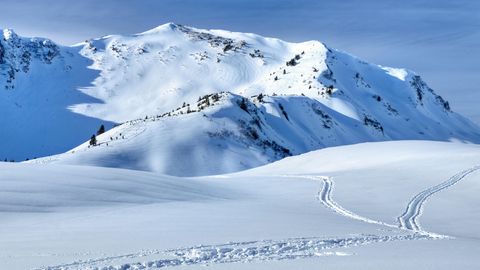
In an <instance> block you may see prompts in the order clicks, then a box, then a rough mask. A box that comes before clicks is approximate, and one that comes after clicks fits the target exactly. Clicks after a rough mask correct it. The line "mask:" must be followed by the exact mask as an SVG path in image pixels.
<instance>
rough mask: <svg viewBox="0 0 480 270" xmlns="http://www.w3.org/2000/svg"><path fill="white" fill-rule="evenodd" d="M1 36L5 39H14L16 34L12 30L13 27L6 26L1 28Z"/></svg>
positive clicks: (16, 36)
mask: <svg viewBox="0 0 480 270" xmlns="http://www.w3.org/2000/svg"><path fill="white" fill-rule="evenodd" d="M3 38H4V39H5V40H10V39H16V38H18V35H17V34H16V33H15V31H13V29H10V28H7V29H3Z"/></svg>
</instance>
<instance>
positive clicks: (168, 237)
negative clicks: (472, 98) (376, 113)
mask: <svg viewBox="0 0 480 270" xmlns="http://www.w3.org/2000/svg"><path fill="white" fill-rule="evenodd" d="M479 150H480V149H479V146H478V145H471V144H461V143H444V142H429V141H394V142H381V143H366V144H358V145H349V146H340V147H331V148H327V149H322V150H318V151H313V152H310V153H307V154H303V155H299V156H295V157H289V158H286V159H283V160H281V161H279V162H275V163H273V164H269V165H266V166H264V167H260V168H256V169H253V170H248V171H244V172H240V173H236V174H232V175H221V176H216V177H201V178H176V177H168V176H164V175H159V174H154V173H148V172H139V171H128V170H123V169H122V170H120V169H111V168H98V167H84V166H63V165H32V164H10V163H0V170H1V171H2V173H1V174H0V193H1V194H0V195H1V196H0V234H1V235H2V238H1V239H2V240H1V241H0V262H1V264H2V268H5V269H10V270H16V269H49V270H60V269H61V270H71V269H116V270H119V269H163V268H164V267H169V268H170V267H171V268H172V269H175V267H177V268H178V269H205V266H208V269H316V268H317V267H318V266H319V265H321V266H322V267H323V268H325V269H359V265H361V266H365V267H366V268H368V269H432V270H434V269H435V270H438V269H452V268H455V267H457V268H460V269H478V268H479V266H480V260H479V259H478V256H477V254H478V252H480V241H479V239H480V204H479V203H478V193H479V192H480V167H479V165H480V151H479ZM26 194H29V196H26ZM408 209H411V211H410V210H408ZM407 210H408V211H407ZM403 221H406V222H403ZM406 225H416V227H415V228H414V226H406ZM446 236H447V238H446Z"/></svg>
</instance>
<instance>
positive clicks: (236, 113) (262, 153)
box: [31, 93, 478, 176]
mask: <svg viewBox="0 0 480 270" xmlns="http://www.w3.org/2000/svg"><path fill="white" fill-rule="evenodd" d="M373 102H374V103H377V101H373ZM375 105H376V106H382V105H377V104H375ZM373 108H374V107H373ZM438 113H439V116H440V117H441V118H442V119H441V120H440V119H439V122H437V121H436V120H434V119H431V118H429V117H427V116H425V115H422V114H421V113H419V112H418V111H417V109H416V108H412V107H411V108H408V107H407V108H404V109H403V110H402V111H399V114H401V115H402V116H403V117H405V118H403V117H399V116H386V117H384V118H379V119H382V120H384V119H385V118H391V119H386V120H384V121H382V122H379V121H378V122H377V120H371V121H375V122H369V121H370V120H368V119H374V118H373V117H372V116H370V115H369V116H365V115H364V116H362V117H364V119H363V120H360V121H359V120H355V119H352V118H350V117H347V116H345V115H343V114H341V113H339V112H338V111H335V110H333V109H332V108H330V107H328V106H327V105H325V104H323V103H322V102H320V101H319V100H317V99H315V98H311V97H307V96H266V95H262V96H261V98H259V97H258V96H256V97H253V98H250V99H246V98H243V97H242V96H239V95H235V94H232V93H221V94H218V95H217V94H216V95H207V96H204V97H203V98H201V99H200V100H199V101H198V102H196V103H195V104H192V105H190V104H187V105H186V106H184V107H183V108H179V109H178V110H175V111H173V112H170V113H168V114H164V115H158V116H149V117H146V118H143V119H137V120H134V121H128V122H126V123H124V124H122V125H120V126H118V127H115V128H113V129H111V130H109V131H108V132H106V133H105V134H102V135H100V136H98V137H97V141H98V145H97V146H93V147H92V146H90V145H89V143H88V142H86V143H84V144H82V145H80V146H78V147H76V148H74V149H72V150H70V151H68V152H66V153H64V154H61V155H56V156H50V157H46V158H41V159H37V160H34V161H31V162H33V163H59V164H73V165H92V166H105V167H119V168H129V169H135V170H145V171H155V172H160V173H164V174H169V175H176V176H199V175H212V174H222V173H228V172H234V171H241V170H245V169H248V168H252V167H257V166H260V165H264V164H268V163H270V162H273V161H275V160H278V159H281V158H284V157H288V156H292V155H298V154H301V153H305V152H308V151H312V150H315V149H320V148H324V147H331V146H338V145H344V144H353V143H360V142H368V141H385V140H405V139H422V140H442V141H449V140H459V141H473V142H478V135H477V134H478V128H477V127H475V126H473V125H472V124H470V123H468V122H467V121H466V120H465V119H463V118H461V117H460V116H458V115H455V114H453V113H449V112H445V111H439V112H438ZM380 116H383V115H382V114H379V117H380Z"/></svg>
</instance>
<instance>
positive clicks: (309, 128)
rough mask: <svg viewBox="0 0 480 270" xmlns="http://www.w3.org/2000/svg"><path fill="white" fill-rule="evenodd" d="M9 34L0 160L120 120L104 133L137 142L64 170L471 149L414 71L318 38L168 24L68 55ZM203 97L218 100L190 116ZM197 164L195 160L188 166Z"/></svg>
mask: <svg viewBox="0 0 480 270" xmlns="http://www.w3.org/2000/svg"><path fill="white" fill-rule="evenodd" d="M18 39H19V40H21V42H20V43H19V45H18V46H11V45H9V44H10V43H11V42H10V41H9V40H5V39H4V40H2V41H0V42H1V43H0V45H1V46H0V71H1V75H0V82H2V80H3V81H4V83H3V82H2V83H0V88H2V85H1V84H3V85H4V86H5V91H3V90H2V91H1V92H0V105H2V106H0V111H1V112H3V115H9V116H12V117H8V118H2V119H0V124H1V125H2V126H4V127H8V131H7V132H2V133H0V142H1V143H2V144H5V146H4V145H1V146H2V147H0V149H2V150H1V151H0V158H3V156H4V157H5V158H9V159H10V158H13V159H16V160H22V159H25V158H32V157H38V156H44V155H49V154H55V153H59V152H64V151H66V150H68V149H71V148H74V146H75V145H79V144H81V143H82V142H84V141H86V140H87V139H88V138H89V137H90V136H91V135H92V134H93V133H95V132H96V130H97V129H98V126H100V124H102V123H103V124H106V125H107V129H109V128H111V127H112V126H113V124H112V123H118V124H122V123H123V124H122V125H120V126H119V127H117V128H114V129H112V130H111V131H109V132H111V133H112V134H113V135H115V134H116V135H115V136H114V137H120V138H122V137H125V138H127V137H128V138H131V137H132V136H135V138H136V139H132V140H129V142H128V143H127V142H125V140H120V139H119V140H118V141H116V140H115V141H116V142H113V141H114V140H111V139H110V138H109V136H107V135H106V136H107V137H101V138H100V141H102V140H103V142H105V144H103V145H105V146H106V142H107V141H109V140H110V143H109V147H113V145H114V144H115V145H116V146H115V149H114V150H112V151H110V150H100V148H99V147H92V148H88V147H87V146H86V145H84V146H85V147H86V148H85V149H84V150H85V151H83V150H82V151H83V152H84V154H78V155H74V156H75V158H73V159H70V158H68V159H69V160H71V162H72V163H76V162H80V163H82V162H86V163H89V164H91V163H94V162H98V163H100V164H103V163H105V165H107V166H117V167H118V166H120V167H129V168H141V169H146V170H156V171H162V172H167V173H172V174H185V175H197V174H210V173H216V172H228V171H235V170H239V169H242V168H249V167H253V166H258V165H260V164H265V163H268V162H271V161H273V160H276V159H279V158H282V157H284V156H286V155H294V154H299V153H303V152H305V151H310V150H314V149H318V148H323V147H327V146H332V145H341V144H351V143H357V142H365V141H384V140H402V139H425V140H442V141H448V140H459V141H468V142H475V143H477V142H479V141H480V135H479V134H480V130H479V128H478V127H477V126H475V125H474V124H473V123H471V122H470V121H468V120H467V119H465V118H463V117H462V116H460V115H458V114H456V113H454V112H453V111H452V108H450V105H449V103H448V102H447V101H445V100H444V99H443V98H442V97H440V96H439V95H437V94H436V93H435V92H434V91H433V90H432V89H431V88H430V87H428V85H427V84H426V83H425V82H424V81H423V80H422V79H421V77H420V76H418V75H417V74H415V73H414V72H411V71H408V70H405V69H395V68H388V67H383V66H378V65H373V64H369V63H366V62H365V61H362V60H360V59H358V58H356V57H353V56H351V55H349V54H347V53H344V52H340V51H337V50H334V49H332V48H329V47H328V46H326V45H325V44H323V43H321V42H318V41H308V42H303V43H289V42H285V41H282V40H279V39H275V38H265V37H262V36H259V35H255V34H250V33H237V32H229V31H225V30H203V29H196V28H193V27H188V26H183V25H178V24H174V23H167V24H164V25H161V26H159V27H157V28H154V29H152V30H149V31H146V32H143V33H140V34H135V35H129V36H121V35H110V36H105V37H102V38H98V39H91V40H87V41H85V42H83V43H80V44H77V45H75V46H72V47H64V46H59V45H55V44H54V43H53V42H51V41H48V40H42V39H24V38H18ZM35 44H37V45H35ZM40 45H41V46H40ZM24 52H28V53H30V55H39V57H33V56H32V57H31V58H32V59H34V58H35V59H34V60H32V61H30V64H29V67H30V68H28V70H26V71H22V70H21V68H15V67H17V66H22V63H23V62H22V60H21V59H22V58H21V56H22V55H23V54H24ZM28 53H26V55H28ZM12 55H13V56H15V57H13V56H12ZM7 56H8V57H7ZM46 57H47V58H46ZM2 59H6V60H5V61H3V62H2V61H1V60H2ZM45 59H47V60H48V61H47V60H45ZM14 66H15V67H14ZM12 67H14V68H12ZM9 70H13V71H12V72H13V73H14V74H15V76H14V77H13V78H11V77H9V74H10V73H11V72H10V71H9ZM9 78H10V79H9ZM8 80H10V81H8ZM7 89H8V91H6V90H7ZM219 93H222V94H219ZM206 97H207V98H206ZM217 97H218V98H219V100H215V101H214V100H213V99H214V98H215V99H216V98H217ZM259 97H260V98H259ZM206 99H208V102H209V103H210V105H212V104H215V106H208V108H207V107H206V108H204V109H202V110H198V108H197V106H198V102H201V101H202V100H203V101H205V100H206ZM239 102H240V103H239ZM187 104H191V105H190V106H187ZM238 104H247V108H249V109H248V110H245V109H244V108H241V107H240V105H238ZM242 106H243V105H242ZM250 109H251V110H250ZM180 113H181V114H180ZM158 116H162V117H158ZM135 119H141V121H139V120H135ZM143 120H145V121H143ZM147 120H148V121H147ZM153 120H155V121H153ZM157 120H158V121H157ZM45 123H48V124H45ZM45 125H48V127H47V126H45ZM127 127H128V128H127ZM193 127H194V128H193ZM141 130H144V132H143V131H142V132H143V133H142V132H140V131H141ZM120 133H122V135H120ZM18 134H22V135H21V138H19V135H18ZM39 134H40V135H39ZM148 134H150V135H148ZM212 134H217V135H218V134H220V135H218V136H217V135H216V136H212ZM254 134H256V135H254ZM226 135H228V136H226ZM52 141H54V142H55V143H53V144H55V145H52ZM123 142H125V143H123ZM212 145H213V146H214V147H212ZM39 146H41V147H39ZM81 147H82V146H81ZM167 148H168V149H167ZM19 149H20V151H19ZM105 149H107V148H105ZM112 149H113V148H112ZM192 149H193V150H192ZM232 149H233V150H232ZM77 150H78V149H77ZM237 150H238V151H237ZM82 151H80V152H82ZM109 151H110V152H109ZM71 152H72V151H69V152H68V153H71ZM75 152H76V153H78V152H79V151H75ZM147 152H148V154H147ZM90 153H96V154H94V155H93V154H92V155H91V154H90ZM104 155H107V156H108V158H107V156H104ZM212 155H216V156H218V157H219V162H220V159H222V162H223V163H222V164H224V165H218V164H217V165H218V166H217V165H215V166H214V165H210V167H209V165H208V164H206V165H205V166H204V168H206V169H205V170H203V171H201V172H200V171H197V170H196V169H195V170H193V169H192V171H185V169H181V170H183V171H184V172H185V173H178V172H177V171H175V170H177V169H172V170H173V171H169V170H166V169H162V168H168V165H167V164H168V163H169V161H168V162H167V160H176V159H178V160H187V159H188V158H187V157H189V158H190V160H191V162H192V164H193V163H195V162H199V163H197V164H203V163H202V161H201V160H205V161H208V160H209V158H210V157H211V156H212ZM80 156H81V158H80ZM76 157H79V158H78V160H77V158H76ZM222 157H223V158H222ZM225 157H227V158H225ZM53 159H63V157H62V158H59V157H55V158H53ZM74 159H75V161H74ZM48 160H52V158H50V159H48ZM80 160H81V161H80ZM99 160H103V161H107V160H108V162H103V163H102V162H101V161H99ZM115 160H121V162H120V161H119V162H117V163H115ZM106 163H108V164H106ZM210 164H214V163H210ZM193 167H200V165H198V166H192V165H186V168H193ZM178 170H180V169H178Z"/></svg>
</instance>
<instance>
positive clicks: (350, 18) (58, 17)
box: [0, 0, 480, 123]
mask: <svg viewBox="0 0 480 270" xmlns="http://www.w3.org/2000/svg"><path fill="white" fill-rule="evenodd" d="M0 6H1V10H2V16H0V28H7V27H8V28H13V29H15V31H16V32H18V33H19V34H20V35H24V36H43V37H48V38H51V39H53V40H54V41H56V42H59V43H63V44H73V43H76V42H80V41H82V40H84V39H86V38H92V37H99V36H103V35H107V34H132V33H138V32H143V31H145V30H148V29H150V28H153V27H155V26H158V25H160V24H163V23H166V22H170V21H172V22H176V23H180V24H186V25H191V26H194V27H198V28H217V29H226V30H232V31H242V32H255V33H258V34H261V35H266V36H273V37H278V38H281V39H285V40H288V41H304V40H311V39H317V40H321V41H323V42H326V43H327V44H328V45H330V46H331V47H334V48H337V49H340V50H344V51H347V52H350V53H352V54H354V55H357V56H359V57H360V58H363V59H365V60H368V61H371V62H374V63H378V64H382V65H389V66H394V67H405V68H409V69H412V70H414V71H416V72H418V73H419V74H420V75H422V76H423V77H424V78H425V80H426V81H427V82H428V83H429V84H430V86H431V87H432V88H434V89H435V90H436V91H437V92H438V93H440V94H442V95H443V96H445V97H446V98H447V99H448V100H450V102H451V104H452V106H453V109H454V110H456V111H458V112H461V113H463V114H465V115H467V116H469V117H470V118H471V119H473V120H475V121H476V122H477V123H480V106H478V105H477V104H478V102H479V101H480V87H479V86H480V65H479V64H478V61H479V60H480V1H476V0H470V1H466V0H455V1H451V0H436V1H432V0H411V1H410V0H409V1H398V0H397V1H393V0H377V1H374V0H350V1H339V0H326V1H325V0H296V1H285V0H264V1H260V0H185V1H182V0H130V1H127V0H101V1H99V0H82V1H68V0H63V1H61V0H56V1H54V0H42V1H39V0H0Z"/></svg>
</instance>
